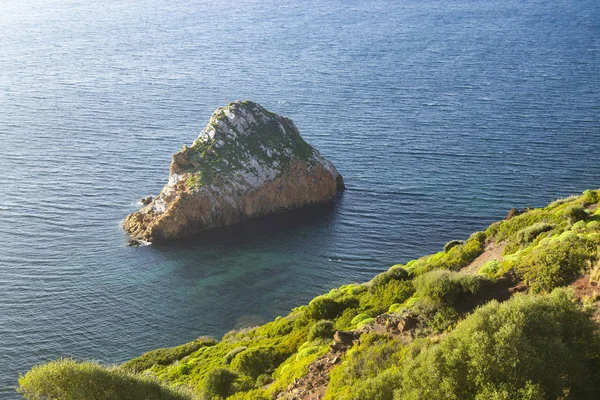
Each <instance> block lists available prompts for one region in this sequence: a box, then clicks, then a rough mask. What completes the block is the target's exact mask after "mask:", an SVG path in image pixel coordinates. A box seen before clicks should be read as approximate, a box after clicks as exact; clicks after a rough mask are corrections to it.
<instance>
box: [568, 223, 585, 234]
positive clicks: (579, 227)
mask: <svg viewBox="0 0 600 400" xmlns="http://www.w3.org/2000/svg"><path fill="white" fill-rule="evenodd" d="M586 230H587V224H586V222H585V221H577V222H575V223H574V224H573V226H572V227H571V231H572V232H575V233H583V232H585V231H586Z"/></svg>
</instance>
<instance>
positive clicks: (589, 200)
mask: <svg viewBox="0 0 600 400" xmlns="http://www.w3.org/2000/svg"><path fill="white" fill-rule="evenodd" d="M597 202H598V192H597V191H595V190H586V191H585V192H583V205H584V206H587V205H589V204H595V203H597Z"/></svg>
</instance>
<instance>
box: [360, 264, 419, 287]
mask: <svg viewBox="0 0 600 400" xmlns="http://www.w3.org/2000/svg"><path fill="white" fill-rule="evenodd" d="M408 278H409V274H408V271H407V270H405V269H404V268H403V267H401V266H394V267H392V268H390V269H389V270H387V271H386V272H383V273H381V274H379V275H377V276H376V277H375V278H373V279H372V280H371V286H370V287H369V292H371V293H375V291H376V290H377V289H378V288H380V287H381V286H384V285H386V284H387V283H388V282H389V281H391V280H396V281H404V280H406V279H408Z"/></svg>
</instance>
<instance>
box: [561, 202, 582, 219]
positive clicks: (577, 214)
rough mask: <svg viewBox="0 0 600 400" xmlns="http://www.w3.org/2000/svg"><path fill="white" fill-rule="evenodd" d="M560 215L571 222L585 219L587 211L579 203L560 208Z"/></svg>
mask: <svg viewBox="0 0 600 400" xmlns="http://www.w3.org/2000/svg"><path fill="white" fill-rule="evenodd" d="M561 215H562V216H563V217H565V218H566V219H567V220H569V221H570V222H571V223H573V224H574V223H575V222H577V221H585V220H586V219H587V217H588V213H587V212H586V211H585V209H584V208H583V207H582V206H579V205H572V206H569V207H566V208H565V209H563V210H562V214H561Z"/></svg>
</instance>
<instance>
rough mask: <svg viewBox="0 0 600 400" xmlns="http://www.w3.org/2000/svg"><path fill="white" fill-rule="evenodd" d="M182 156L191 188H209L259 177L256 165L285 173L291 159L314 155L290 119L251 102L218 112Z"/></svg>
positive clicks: (227, 107) (239, 103)
mask: <svg viewBox="0 0 600 400" xmlns="http://www.w3.org/2000/svg"><path fill="white" fill-rule="evenodd" d="M236 119H239V120H241V121H242V122H241V123H242V124H244V125H243V127H242V126H240V125H237V122H239V121H236ZM209 133H210V134H209ZM213 133H214V134H213ZM182 152H183V153H185V154H186V157H187V159H188V160H187V165H186V166H185V168H184V169H183V171H181V172H185V173H187V174H189V175H188V178H187V185H188V187H190V188H198V187H200V186H204V185H210V184H212V183H213V182H214V180H215V179H216V178H217V177H219V179H228V178H229V177H230V176H231V175H232V174H233V173H240V172H243V173H247V174H254V175H257V176H258V174H259V173H260V171H259V170H258V169H257V164H258V166H259V167H260V168H262V169H269V168H273V167H276V168H279V169H280V170H281V171H285V170H286V168H287V167H288V166H289V163H290V161H291V159H293V158H295V159H298V160H301V161H305V162H310V161H311V158H312V157H313V155H314V154H315V150H314V149H313V148H312V147H311V146H310V145H309V144H308V143H306V142H305V141H304V139H302V137H301V136H300V134H299V133H298V129H297V128H296V126H295V125H294V123H293V122H292V121H291V120H290V119H288V118H285V117H282V116H279V115H277V114H274V113H272V112H270V111H267V110H266V109H265V108H263V107H262V106H260V105H258V104H256V103H254V102H252V101H242V102H234V103H230V104H229V105H227V106H226V107H222V108H219V109H217V110H216V111H215V112H214V114H213V115H212V117H211V119H210V121H209V123H208V125H207V126H206V128H204V130H203V131H202V133H201V134H200V136H199V137H198V138H197V139H196V140H195V141H194V143H193V144H192V146H191V147H185V146H184V148H183V150H182Z"/></svg>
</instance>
